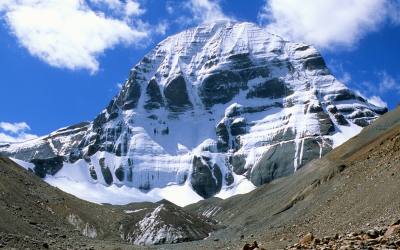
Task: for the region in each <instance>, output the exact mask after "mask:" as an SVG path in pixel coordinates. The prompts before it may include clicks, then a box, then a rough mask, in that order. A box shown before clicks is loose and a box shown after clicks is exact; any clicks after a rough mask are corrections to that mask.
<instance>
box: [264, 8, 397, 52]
mask: <svg viewBox="0 0 400 250" xmlns="http://www.w3.org/2000/svg"><path fill="white" fill-rule="evenodd" d="M396 8H397V11H396ZM399 9H400V8H399V4H398V3H397V4H396V1H392V0H365V1H359V0H324V1H315V0H302V1H301V2H299V1H297V0H266V2H265V6H264V7H263V9H262V10H261V11H260V13H259V16H258V18H259V21H260V22H261V23H265V24H267V25H268V27H269V28H270V29H271V31H272V32H274V33H278V34H280V35H282V36H284V37H286V38H288V39H292V40H296V41H303V42H307V43H311V44H313V45H316V46H318V47H320V48H330V49H332V48H333V47H335V46H343V47H352V46H354V45H355V44H356V43H357V42H358V41H359V40H360V39H361V38H362V37H363V36H364V35H365V34H367V33H368V32H371V31H375V30H377V29H378V28H379V27H380V26H381V25H382V24H383V23H385V21H387V20H388V19H391V20H392V21H394V22H397V23H400V18H399V12H398V10H399Z"/></svg>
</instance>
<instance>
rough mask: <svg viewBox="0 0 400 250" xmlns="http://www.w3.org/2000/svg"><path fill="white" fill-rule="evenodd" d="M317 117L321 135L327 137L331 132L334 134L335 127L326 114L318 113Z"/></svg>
mask: <svg viewBox="0 0 400 250" xmlns="http://www.w3.org/2000/svg"><path fill="white" fill-rule="evenodd" d="M317 116H318V119H319V129H320V132H321V135H328V134H330V133H332V132H335V125H334V124H333V122H332V120H331V118H330V117H329V115H328V114H326V113H324V112H318V113H317Z"/></svg>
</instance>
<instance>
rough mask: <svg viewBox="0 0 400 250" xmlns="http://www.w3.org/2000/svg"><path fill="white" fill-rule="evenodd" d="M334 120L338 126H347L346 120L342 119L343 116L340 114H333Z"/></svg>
mask: <svg viewBox="0 0 400 250" xmlns="http://www.w3.org/2000/svg"><path fill="white" fill-rule="evenodd" d="M335 119H336V121H337V123H339V125H342V126H349V125H350V124H349V122H348V121H347V120H346V118H344V116H343V115H342V114H339V113H338V114H335Z"/></svg>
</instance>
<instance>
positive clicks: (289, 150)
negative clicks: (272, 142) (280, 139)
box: [250, 142, 295, 186]
mask: <svg viewBox="0 0 400 250" xmlns="http://www.w3.org/2000/svg"><path fill="white" fill-rule="evenodd" d="M294 153H295V145H294V142H287V143H282V144H281V145H276V146H273V147H271V148H270V149H269V150H268V151H267V152H265V153H264V154H263V156H262V157H261V159H260V161H259V162H258V163H257V164H256V165H255V166H254V167H253V168H252V171H251V175H250V180H251V182H252V183H253V184H254V185H256V186H260V185H262V184H265V183H268V182H271V181H272V180H274V179H276V178H279V177H283V176H288V175H291V174H292V173H293V171H294V168H293V161H294V158H293V157H294V155H295V154H294ZM288 156H290V157H288Z"/></svg>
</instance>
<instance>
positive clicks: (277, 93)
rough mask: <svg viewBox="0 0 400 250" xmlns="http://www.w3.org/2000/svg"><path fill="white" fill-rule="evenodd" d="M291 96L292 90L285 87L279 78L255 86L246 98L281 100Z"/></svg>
mask: <svg viewBox="0 0 400 250" xmlns="http://www.w3.org/2000/svg"><path fill="white" fill-rule="evenodd" d="M291 94H293V90H291V89H290V88H288V87H287V86H286V83H285V82H284V81H282V80H281V79H279V78H273V79H271V80H268V81H266V82H265V83H263V84H260V85H257V86H255V87H254V88H252V89H251V90H250V91H249V92H248V93H247V96H246V97H247V98H253V97H258V98H272V99H276V98H282V97H285V96H289V95H291Z"/></svg>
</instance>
